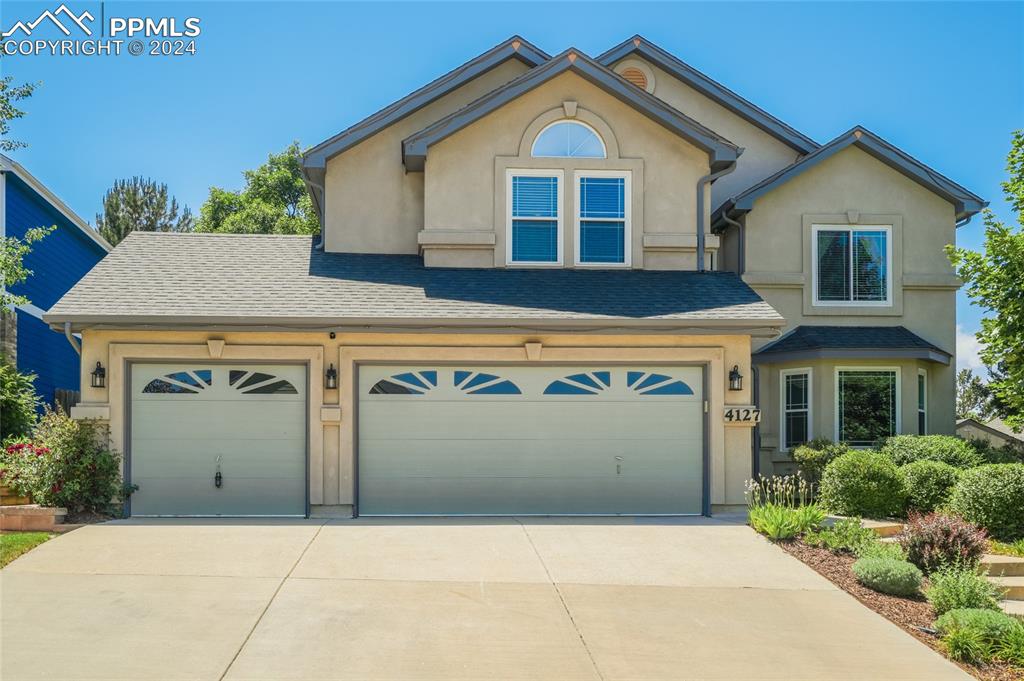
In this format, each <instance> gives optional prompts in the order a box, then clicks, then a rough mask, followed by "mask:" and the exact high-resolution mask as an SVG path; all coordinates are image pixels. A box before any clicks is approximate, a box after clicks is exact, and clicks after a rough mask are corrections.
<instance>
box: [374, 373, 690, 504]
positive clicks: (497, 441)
mask: <svg viewBox="0 0 1024 681" xmlns="http://www.w3.org/2000/svg"><path fill="white" fill-rule="evenodd" d="M702 371H703V369H702V368H701V367H686V366H588V367H576V366H561V367H555V366H543V367H538V366H530V367H524V366H454V367H447V366H416V367H409V366H361V367H360V368H359V381H358V390H359V405H358V409H359V417H358V433H359V435H358V437H359V451H358V463H357V465H358V478H359V488H358V510H359V513H360V514H362V515H459V514H480V515H527V514H539V515H549V514H550V515H558V514H568V515H573V514H602V515H603V514H611V515H615V514H636V515H640V514H699V513H701V512H702V511H703V486H704V485H703V481H704V463H703V460H704V456H703V448H704V427H703V424H704V409H703V396H702V384H703V380H702V377H703V374H702Z"/></svg>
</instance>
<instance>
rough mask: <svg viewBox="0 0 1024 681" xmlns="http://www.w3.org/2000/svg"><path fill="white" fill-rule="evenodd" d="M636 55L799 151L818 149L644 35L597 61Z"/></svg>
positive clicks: (609, 51) (600, 57) (812, 141)
mask: <svg viewBox="0 0 1024 681" xmlns="http://www.w3.org/2000/svg"><path fill="white" fill-rule="evenodd" d="M633 54H636V55H639V56H641V57H643V58H644V59H646V60H647V61H649V62H651V63H653V64H655V65H656V66H658V67H659V68H661V69H662V70H664V71H666V72H668V73H669V74H671V75H672V76H673V77H675V78H678V79H679V80H681V81H682V82H684V83H686V84H687V85H689V86H690V87H692V88H693V89H695V90H697V91H698V92H700V93H701V94H703V95H704V96H706V97H709V98H710V99H712V100H713V101H715V102H717V103H719V104H721V105H722V106H724V107H725V108H726V109H728V110H730V111H732V112H733V113H734V114H736V115H737V116H739V117H740V118H743V119H744V120H746V121H747V122H749V123H752V124H753V125H755V126H757V127H758V128H760V129H761V130H764V131H765V132H767V133H768V134H770V135H772V136H773V137H775V138H776V139H779V140H780V141H782V142H784V143H786V144H787V145H789V146H790V147H792V148H793V149H795V150H796V151H799V152H800V153H802V154H807V153H810V152H811V151H814V150H815V149H817V148H818V146H819V144H818V143H817V142H815V141H814V140H813V139H811V138H810V137H808V136H807V135H804V134H803V133H801V132H800V131H798V130H796V129H795V128H792V127H790V126H789V125H786V124H785V123H783V122H782V121H780V120H779V119H777V118H775V117H774V116H772V115H771V114H769V113H768V112H766V111H764V110H763V109H761V108H760V107H758V106H756V105H754V104H753V103H752V102H749V101H747V100H746V99H744V98H743V97H741V96H740V95H738V94H736V93H735V92H733V91H732V90H729V89H728V88H727V87H725V86H724V85H722V84H721V83H718V82H717V81H715V80H712V79H711V78H709V77H708V76H706V75H705V74H703V73H701V72H700V71H698V70H697V69H695V68H693V67H692V66H690V65H689V64H687V63H685V62H683V61H682V60H680V59H679V58H678V57H676V56H675V55H673V54H670V53H669V52H666V51H665V50H663V49H661V48H660V47H658V46H657V45H654V44H653V43H651V42H650V41H648V40H647V39H645V38H643V37H642V36H639V35H637V36H633V37H632V38H629V39H628V40H625V41H624V42H622V43H620V44H619V45H616V46H615V47H613V48H611V49H610V50H608V51H607V52H605V53H604V54H601V55H600V56H598V57H597V61H598V62H599V63H600V64H602V65H603V66H606V67H610V66H611V65H612V64H614V63H615V62H617V61H619V60H621V59H624V58H625V57H628V56H630V55H633Z"/></svg>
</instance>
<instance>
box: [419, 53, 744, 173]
mask: <svg viewBox="0 0 1024 681" xmlns="http://www.w3.org/2000/svg"><path fill="white" fill-rule="evenodd" d="M568 71H572V72H573V73H575V74H577V75H579V76H580V77H582V78H584V79H586V80H587V81H589V82H591V83H592V84H594V85H596V86H597V87H599V88H601V89H603V90H604V91H605V92H607V93H609V94H610V95H612V96H613V97H616V98H617V99H619V100H620V101H623V102H625V103H627V104H630V105H631V106H633V107H634V108H636V109H637V110H638V111H640V112H641V113H642V114H644V115H646V116H647V117H648V118H650V119H652V120H654V121H655V122H657V123H659V124H660V125H662V126H663V127H665V128H667V129H668V130H670V131H672V132H674V133H675V134H677V135H679V136H680V137H683V138H684V139H686V140H687V141H689V142H690V143H691V144H694V145H695V146H697V147H698V148H700V149H702V150H703V151H705V152H706V153H707V154H708V155H709V157H710V160H711V166H712V169H721V168H724V167H726V166H728V165H729V164H731V163H733V162H735V161H736V159H737V158H739V156H740V154H741V153H742V149H740V148H739V147H738V146H736V145H735V144H733V143H732V142H729V141H728V140H726V139H724V138H722V137H720V136H717V135H716V134H715V133H713V132H712V131H710V130H708V129H706V128H704V126H702V125H701V124H699V123H697V122H696V121H693V120H691V119H689V118H688V117H686V116H685V115H684V114H682V113H681V112H679V111H676V110H675V109H673V108H672V107H671V106H669V105H668V104H665V103H664V102H662V101H661V100H660V99H658V98H656V97H654V96H653V95H651V94H649V93H647V92H644V91H643V90H640V89H638V88H637V87H636V86H634V85H632V84H630V83H628V82H627V81H626V80H624V79H623V78H621V77H619V76H618V75H616V74H615V73H613V72H611V71H609V70H608V69H606V68H605V67H604V66H602V65H600V64H598V63H597V62H595V61H593V60H591V59H590V58H589V57H587V56H586V55H584V54H583V53H582V52H580V51H579V50H576V49H570V50H566V51H565V52H563V53H562V54H560V55H557V56H555V57H552V58H551V59H550V60H549V61H548V62H547V63H546V64H544V65H542V66H538V67H537V68H535V69H533V70H532V71H528V72H527V73H524V74H523V75H522V76H520V77H519V78H517V79H515V80H513V81H511V82H510V83H508V84H507V85H505V86H503V87H501V88H498V89H497V90H495V91H494V92H491V93H488V94H487V95H485V96H483V97H481V98H480V99H478V100H477V101H476V102H473V103H471V104H469V105H468V106H466V107H464V108H463V109H461V110H459V111H456V112H454V113H453V114H450V115H449V116H446V117H445V118H442V119H441V120H439V121H436V122H435V123H433V124H431V125H429V126H427V127H426V128H424V129H423V130H420V131H419V132H417V133H414V134H413V135H410V136H409V137H407V138H406V139H405V140H404V141H403V142H402V159H403V163H404V164H405V167H406V170H409V171H420V170H423V168H424V167H425V164H426V158H427V154H428V152H429V150H430V147H431V146H432V145H434V144H437V143H438V142H440V141H442V140H444V139H446V138H447V137H449V136H451V135H453V134H455V133H456V132H458V131H459V130H461V129H462V128H464V127H465V126H467V125H469V124H470V123H473V122H474V121H476V120H479V119H480V118H482V117H484V116H486V115H487V114H489V113H491V112H493V111H495V110H497V109H499V108H501V107H502V106H504V105H505V104H507V103H508V102H511V101H513V100H515V99H517V98H518V97H521V96H522V95H524V94H526V93H528V92H530V91H531V90H533V89H534V88H537V87H539V86H540V85H542V84H544V83H545V82H547V81H549V80H550V79H552V78H554V77H555V76H558V75H560V74H562V73H565V72H568Z"/></svg>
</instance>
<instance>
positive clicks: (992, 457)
mask: <svg viewBox="0 0 1024 681" xmlns="http://www.w3.org/2000/svg"><path fill="white" fill-rule="evenodd" d="M967 444H969V445H970V446H971V447H973V448H974V451H976V452H977V453H978V456H980V457H981V458H982V459H984V461H985V463H1024V447H1014V446H1013V445H1003V446H1002V447H996V446H995V445H993V444H992V443H990V442H989V441H987V440H980V439H977V438H972V439H970V440H968V441H967Z"/></svg>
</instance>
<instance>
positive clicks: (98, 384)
mask: <svg viewBox="0 0 1024 681" xmlns="http://www.w3.org/2000/svg"><path fill="white" fill-rule="evenodd" d="M89 375H90V376H92V380H91V381H90V382H89V384H90V385H91V386H92V387H93V388H106V387H107V370H106V369H104V368H103V365H102V364H100V363H99V362H96V368H95V369H93V370H92V373H90V374H89Z"/></svg>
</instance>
